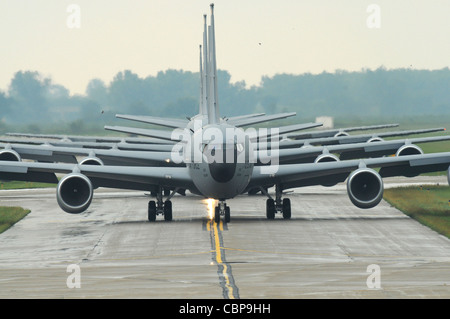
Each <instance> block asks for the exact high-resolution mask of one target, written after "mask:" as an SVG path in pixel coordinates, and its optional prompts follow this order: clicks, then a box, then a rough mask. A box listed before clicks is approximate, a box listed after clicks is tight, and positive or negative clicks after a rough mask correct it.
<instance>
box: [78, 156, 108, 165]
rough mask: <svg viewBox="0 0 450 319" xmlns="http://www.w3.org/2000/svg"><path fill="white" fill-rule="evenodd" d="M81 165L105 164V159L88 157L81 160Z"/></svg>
mask: <svg viewBox="0 0 450 319" xmlns="http://www.w3.org/2000/svg"><path fill="white" fill-rule="evenodd" d="M80 165H99V166H103V161H102V160H101V159H99V158H98V157H86V158H84V159H83V160H82V161H81V162H80Z"/></svg>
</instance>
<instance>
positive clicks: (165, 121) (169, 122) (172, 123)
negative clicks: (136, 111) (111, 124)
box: [116, 114, 189, 128]
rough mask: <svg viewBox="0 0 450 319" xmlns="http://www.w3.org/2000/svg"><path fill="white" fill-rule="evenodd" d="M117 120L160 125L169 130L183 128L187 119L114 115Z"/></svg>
mask: <svg viewBox="0 0 450 319" xmlns="http://www.w3.org/2000/svg"><path fill="white" fill-rule="evenodd" d="M116 117H117V118H119V119H125V120H130V121H136V122H142V123H147V124H154V125H161V126H165V127H171V128H184V127H186V126H187V124H188V122H189V121H188V120H187V119H184V120H183V119H173V118H163V117H155V116H144V115H123V114H116Z"/></svg>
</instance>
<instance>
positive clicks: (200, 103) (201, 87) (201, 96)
mask: <svg viewBox="0 0 450 319" xmlns="http://www.w3.org/2000/svg"><path fill="white" fill-rule="evenodd" d="M198 114H200V115H203V114H204V113H203V63H202V46H201V45H200V99H199V101H198Z"/></svg>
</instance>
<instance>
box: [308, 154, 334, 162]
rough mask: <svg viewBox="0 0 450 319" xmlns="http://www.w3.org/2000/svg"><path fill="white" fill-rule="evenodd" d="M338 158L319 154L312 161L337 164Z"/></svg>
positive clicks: (332, 155)
mask: <svg viewBox="0 0 450 319" xmlns="http://www.w3.org/2000/svg"><path fill="white" fill-rule="evenodd" d="M338 161H339V158H338V157H337V156H336V155H334V154H320V155H319V156H317V158H316V159H315V160H314V163H325V162H338Z"/></svg>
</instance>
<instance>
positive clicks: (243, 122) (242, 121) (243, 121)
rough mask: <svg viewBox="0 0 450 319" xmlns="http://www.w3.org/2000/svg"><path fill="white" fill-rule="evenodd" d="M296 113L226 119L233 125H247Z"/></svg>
mask: <svg viewBox="0 0 450 319" xmlns="http://www.w3.org/2000/svg"><path fill="white" fill-rule="evenodd" d="M296 114H297V113H295V112H290V113H279V114H272V115H262V116H255V117H249V118H241V119H235V120H231V119H229V120H228V123H229V124H231V125H234V126H238V127H240V126H247V125H253V124H258V123H263V122H269V121H274V120H279V119H284V118H287V117H290V116H295V115H296Z"/></svg>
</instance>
